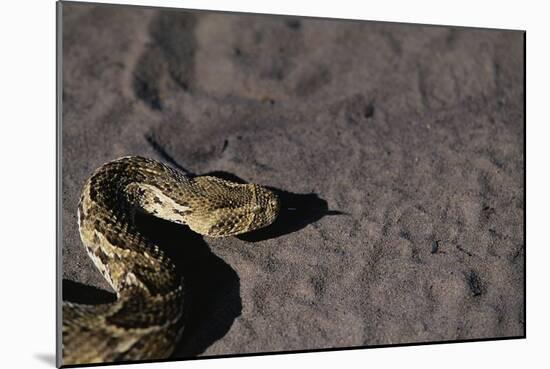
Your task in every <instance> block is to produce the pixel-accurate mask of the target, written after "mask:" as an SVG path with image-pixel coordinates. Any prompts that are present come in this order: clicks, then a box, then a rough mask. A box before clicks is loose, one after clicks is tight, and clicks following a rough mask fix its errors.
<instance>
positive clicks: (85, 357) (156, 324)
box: [62, 156, 280, 365]
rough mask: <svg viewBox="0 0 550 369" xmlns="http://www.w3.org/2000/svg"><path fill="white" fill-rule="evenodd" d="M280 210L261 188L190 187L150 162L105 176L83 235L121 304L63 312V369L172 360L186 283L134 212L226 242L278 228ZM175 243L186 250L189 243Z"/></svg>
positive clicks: (87, 204) (108, 170) (90, 184)
mask: <svg viewBox="0 0 550 369" xmlns="http://www.w3.org/2000/svg"><path fill="white" fill-rule="evenodd" d="M279 206H280V205H279V200H278V198H277V196H276V195H275V194H274V193H273V192H272V191H270V190H268V189H266V188H263V187H261V186H258V185H255V184H237V183H233V182H229V181H226V180H223V179H220V178H217V177H211V176H199V177H189V176H186V175H184V174H183V173H181V172H179V171H176V170H174V169H172V168H170V167H168V166H166V165H164V164H162V163H160V162H157V161H155V160H152V159H147V158H142V157H135V156H133V157H124V158H120V159H117V160H114V161H112V162H109V163H107V164H104V165H103V166H101V167H100V168H99V169H97V170H96V171H95V172H94V173H93V174H92V176H91V177H90V178H89V179H88V180H87V182H86V183H85V185H84V189H83V191H82V195H81V198H80V203H79V206H78V225H79V230H80V236H81V239H82V242H83V244H84V246H85V247H86V251H87V252H88V255H89V256H90V257H91V259H92V260H93V262H94V264H95V265H96V267H97V268H98V269H99V270H100V272H101V273H102V275H103V276H104V277H105V279H106V280H107V281H108V282H109V284H110V285H111V286H112V288H113V289H114V291H115V292H116V294H117V300H116V301H115V302H113V303H107V304H100V305H82V304H75V303H71V302H63V317H62V318H63V319H62V321H63V337H62V339H63V364H64V365H67V364H86V363H96V362H110V361H120V360H144V359H161V358H166V357H168V356H169V355H170V354H171V353H172V351H173V350H174V346H175V344H176V343H177V340H178V338H179V336H180V335H181V332H182V331H183V319H182V317H183V312H184V306H183V304H182V302H183V301H184V293H185V290H184V284H183V282H184V281H183V280H182V279H181V277H179V273H177V272H176V270H175V267H174V264H173V263H172V262H171V261H170V260H169V259H168V258H167V257H166V255H165V254H164V253H163V252H162V250H160V249H159V248H158V247H157V246H156V245H155V244H154V243H153V242H152V241H150V240H149V239H147V238H146V237H145V236H144V235H142V234H141V233H140V231H139V230H138V229H137V227H136V225H135V222H134V218H135V215H136V212H144V213H147V214H151V215H153V216H156V217H159V218H162V219H166V220H169V221H172V222H176V223H180V224H186V225H187V226H189V228H191V229H192V230H193V231H195V232H198V233H200V234H202V235H206V236H211V237H223V236H230V235H237V234H241V233H245V232H249V231H252V230H255V229H258V228H261V227H265V226H267V225H269V224H271V223H272V222H273V221H274V219H275V218H276V216H277V214H278V212H279ZM174 241H175V242H181V243H182V247H185V240H174Z"/></svg>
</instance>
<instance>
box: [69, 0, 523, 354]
mask: <svg viewBox="0 0 550 369" xmlns="http://www.w3.org/2000/svg"><path fill="white" fill-rule="evenodd" d="M63 27H64V30H63V74H62V75H63V110H62V112H63V124H62V140H63V142H62V145H63V158H62V178H63V179H62V186H63V188H62V202H63V209H62V210H63V212H62V220H63V234H62V242H63V278H64V279H65V281H64V295H65V297H66V298H70V299H73V300H80V301H100V300H102V299H110V298H112V295H110V294H109V293H106V292H105V291H110V289H109V286H108V285H107V283H106V282H105V280H103V278H102V277H101V275H100V274H99V272H98V271H97V270H96V269H95V267H94V265H93V263H92V261H91V260H90V259H89V258H88V256H87V255H86V253H85V251H84V248H83V246H82V244H81V242H80V239H79V235H78V227H77V223H76V209H77V202H78V198H79V194H80V190H81V187H82V184H83V182H84V181H85V179H86V178H87V177H88V176H89V175H90V173H91V172H92V171H93V170H94V169H95V168H97V167H98V166H100V165H101V164H103V163H104V162H106V161H109V160H112V159H115V158H117V157H120V156H124V155H143V156H149V157H152V158H156V159H159V160H163V161H165V162H167V163H168V164H171V165H173V166H177V167H180V168H182V169H184V170H187V171H189V172H192V173H196V174H205V173H212V172H215V173H217V174H219V175H221V176H225V177H229V178H235V179H240V180H243V181H247V182H255V183H259V184H264V185H266V186H270V187H273V188H275V189H277V190H278V191H279V193H280V194H281V195H282V197H283V200H284V201H283V202H284V204H285V206H286V207H295V208H296V210H294V211H292V210H285V211H284V212H283V213H282V214H281V217H280V219H279V220H278V221H277V223H276V224H275V225H274V226H272V227H270V228H268V229H265V230H263V231H261V232H256V233H254V234H251V235H248V236H243V237H231V238H227V239H210V238H203V237H201V236H197V235H193V234H191V233H190V231H188V230H187V229H185V227H182V226H177V225H171V224H168V223H166V222H163V221H158V220H154V219H145V220H144V221H143V223H144V225H143V227H144V229H145V231H146V232H148V233H149V234H150V236H151V237H153V238H156V239H157V240H158V243H159V244H160V245H161V246H162V247H163V248H166V249H167V252H168V253H169V254H170V255H171V256H172V257H173V258H174V259H175V260H176V263H177V265H178V268H180V269H181V271H182V273H183V274H184V275H185V276H186V278H187V282H188V290H189V293H188V296H189V297H188V299H187V300H186V303H188V304H189V307H190V317H189V321H188V326H187V329H186V330H185V333H184V337H183V338H182V341H181V342H180V344H179V345H178V348H177V349H176V352H175V354H174V357H189V356H196V355H207V356H211V355H222V354H223V355H226V354H243V353H255V352H273V351H287V350H308V349H322V348H335V347H351V346H372V345H387V344H402V343H413V342H432V341H442V340H445V341H446V340H465V339H482V338H496V337H516V336H522V335H524V332H525V319H524V317H525V305H524V292H525V291H524V266H525V255H524V252H525V251H524V247H525V246H524V231H525V230H524V225H523V224H524V208H525V203H524V189H525V188H524V186H525V184H524V171H525V164H524V159H525V158H524V152H523V146H524V140H525V137H524V113H523V111H524V110H523V108H524V105H523V99H524V90H523V72H524V71H523V66H524V64H523V45H524V34H523V33H522V32H518V31H504V30H476V29H465V28H453V27H435V26H418V25H403V24H391V23H377V22H356V21H332V20H318V19H301V18H295V17H270V16H250V15H239V14H221V13H211V12H176V11H157V10H155V9H147V8H138V7H110V6H92V5H78V4H71V3H65V4H64V5H63ZM86 286H87V287H86Z"/></svg>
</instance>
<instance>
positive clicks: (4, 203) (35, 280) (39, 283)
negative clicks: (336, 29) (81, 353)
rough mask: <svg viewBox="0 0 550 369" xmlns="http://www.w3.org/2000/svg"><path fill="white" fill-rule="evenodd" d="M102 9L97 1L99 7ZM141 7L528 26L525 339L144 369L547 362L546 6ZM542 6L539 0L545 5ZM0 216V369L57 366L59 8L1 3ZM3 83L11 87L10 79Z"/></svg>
mask: <svg viewBox="0 0 550 369" xmlns="http://www.w3.org/2000/svg"><path fill="white" fill-rule="evenodd" d="M99 2H102V1H99ZM113 2H115V3H121V4H123V3H130V4H139V5H153V6H168V7H181V8H196V9H215V10H229V11H245V12H258V13H272V14H293V15H307V16H322V17H335V18H352V19H367V20H385V21H403V22H413V23H427V24H445V25H461V26H476V27H491V28H508V29H526V30H527V86H528V91H527V93H528V95H527V121H528V126H527V142H528V149H527V157H528V162H527V168H528V181H527V187H528V189H529V192H528V200H527V210H528V213H527V220H528V225H527V232H528V233H527V235H528V237H527V255H528V260H527V265H528V273H527V274H528V301H527V314H528V316H527V337H528V338H527V340H515V341H499V342H482V343H468V344H446V345H430V346H416V347H402V348H385V349H373V350H359V351H341V352H324V353H313V354H293V355H277V356H259V357H247V358H232V359H215V360H201V361H186V362H172V363H162V364H140V365H141V366H140V368H155V367H162V368H181V367H182V366H185V367H186V368H202V369H206V368H219V367H220V366H223V367H225V368H229V369H231V368H239V369H247V368H257V367H262V368H277V369H279V368H281V367H290V368H294V367H296V368H298V367H310V366H314V367H322V368H323V367H326V368H333V367H338V366H343V367H347V366H350V367H373V368H377V367H378V368H380V367H384V368H385V367H397V366H401V367H407V368H409V367H413V368H416V367H418V368H446V369H448V368H460V369H463V368H477V367H498V368H518V367H521V366H523V365H522V364H527V363H529V362H531V361H532V362H533V363H535V362H537V361H539V360H540V361H542V362H548V359H547V356H546V355H544V356H543V354H544V353H545V352H544V351H543V350H544V349H547V347H548V342H549V339H548V338H549V330H550V326H549V325H548V314H549V312H550V306H549V305H548V299H547V294H548V292H549V288H548V282H549V281H550V278H549V277H548V273H546V271H547V270H548V269H549V268H548V267H547V265H548V264H549V263H550V255H549V251H548V250H549V249H550V247H549V246H550V245H549V242H548V237H547V235H546V233H545V232H544V226H546V223H547V211H546V209H547V208H548V206H547V205H549V204H548V196H547V193H548V190H547V187H548V181H547V180H546V173H548V164H547V158H549V157H550V155H549V153H548V150H546V148H547V147H548V138H549V135H548V133H549V129H548V126H549V124H548V123H549V119H548V109H547V108H546V107H547V106H548V105H549V103H548V100H549V96H550V93H549V92H548V91H549V89H550V81H549V79H548V66H549V65H550V58H549V50H550V48H549V47H548V39H549V37H548V36H549V32H548V26H547V16H548V12H547V11H546V10H545V9H544V6H543V5H532V4H535V2H532V3H528V2H526V1H522V2H519V1H516V2H509V1H504V0H501V1H479V0H477V1H470V0H461V1H453V2H443V1H419V0H417V1H406V0H403V1H394V0H383V1H378V2H369V3H366V2H365V3H361V4H360V3H359V2H356V1H351V0H339V1H337V2H327V3H323V2H321V1H319V0H317V1H309V2H306V1H297V0H276V1H270V2H260V1H244V0H241V1H236V0H231V1H230V2H228V1H226V2H222V1H211V0H201V1H176V0H172V1H154V0H149V1H138V0H132V1H113ZM540 4H543V2H540ZM0 27H1V28H0V35H1V36H0V37H2V43H1V44H0V45H1V48H2V58H1V59H0V60H1V62H2V68H1V69H0V70H1V71H2V76H3V78H2V84H1V88H0V93H1V97H2V99H1V100H0V101H2V113H1V115H0V116H1V117H2V118H1V122H2V130H3V131H2V135H1V136H0V137H1V139H2V140H1V144H0V158H2V159H1V160H2V166H1V173H2V174H0V214H1V215H0V216H1V223H0V224H1V225H2V230H3V232H2V241H1V242H0V247H1V251H2V253H1V254H0V260H1V261H2V266H1V267H0V273H1V274H0V281H2V282H1V283H2V284H1V285H2V298H1V301H2V303H1V304H0V306H1V311H0V319H1V320H0V322H1V325H0V336H1V338H2V341H1V342H2V343H1V345H2V350H1V351H2V355H1V356H0V363H1V366H2V367H6V368H16V367H26V368H36V367H40V366H42V367H52V366H53V355H54V352H55V342H54V341H55V332H54V328H55V320H54V316H55V308H54V302H55V289H54V286H55V270H54V261H55V246H54V245H55V216H54V214H55V73H54V71H55V3H54V1H52V0H36V1H11V2H7V3H6V4H3V7H2V21H1V22H0ZM6 81H7V83H6Z"/></svg>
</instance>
